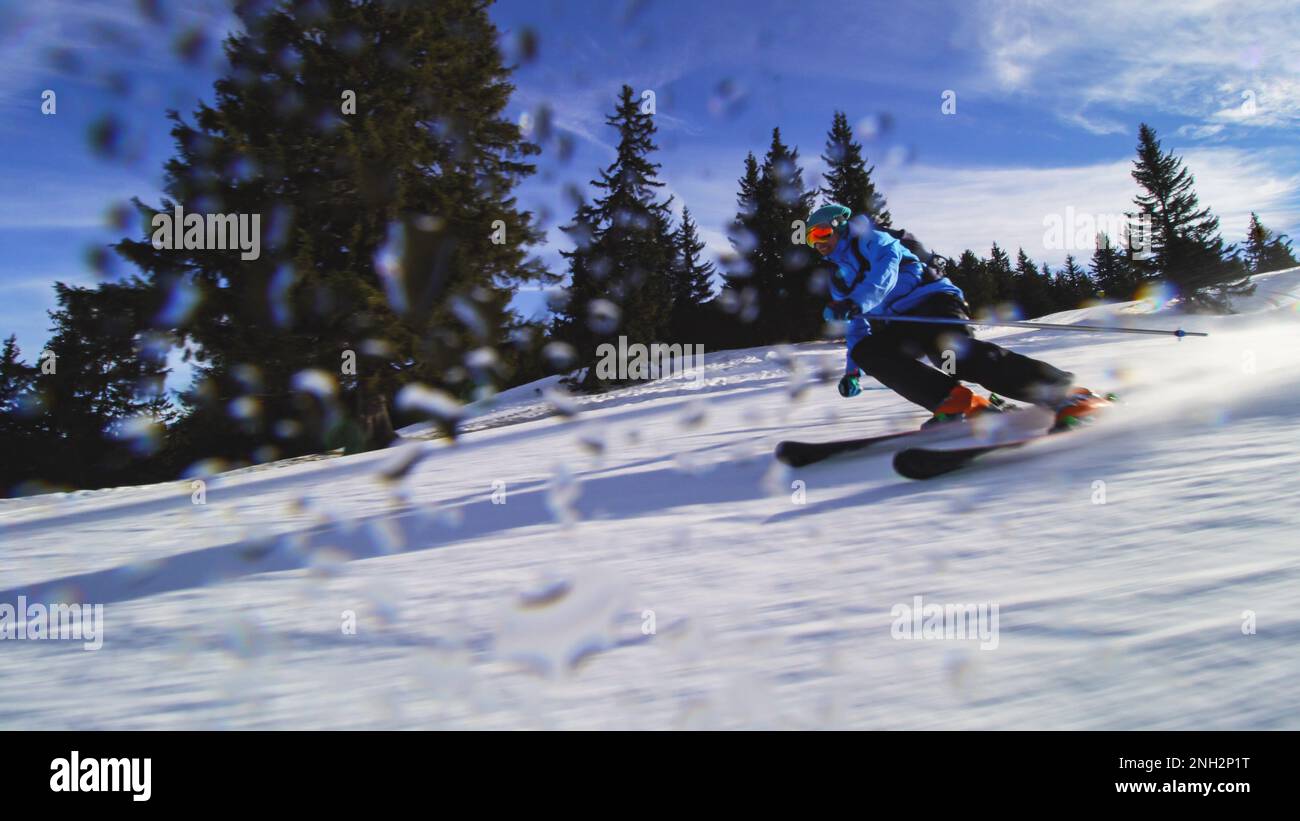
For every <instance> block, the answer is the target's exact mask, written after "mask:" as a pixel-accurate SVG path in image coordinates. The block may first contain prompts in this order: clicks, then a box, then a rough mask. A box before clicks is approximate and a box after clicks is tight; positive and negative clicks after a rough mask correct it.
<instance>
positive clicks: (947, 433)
mask: <svg viewBox="0 0 1300 821" xmlns="http://www.w3.org/2000/svg"><path fill="white" fill-rule="evenodd" d="M1030 409H1032V408H1031V407H1013V408H1008V409H1007V410H1005V411H1003V412H1002V413H1000V414H997V415H996V416H993V417H991V418H992V420H993V421H996V422H998V423H1000V424H998V425H997V427H998V428H1002V427H1003V426H1004V425H1005V423H1006V422H1007V421H1008V420H1009V419H1010V417H1012V416H1013V415H1014V416H1017V417H1020V413H1021V412H1022V411H1025V410H1030ZM1022 419H1023V420H1025V421H1027V422H1028V423H1029V424H1031V425H1033V424H1034V422H1033V415H1026V416H1024V417H1021V418H1017V420H1016V421H1017V424H1018V423H1019V422H1020V421H1021V420H1022ZM979 427H982V425H977V426H972V424H971V423H970V422H967V421H966V420H958V421H955V422H946V423H943V424H939V425H936V426H934V427H929V428H919V429H917V430H905V431H898V432H896V433H885V434H881V435H879V436H866V437H863V438H860V439H838V440H834V441H830V442H795V441H785V442H779V443H777V446H776V451H775V456H776V459H777V461H779V462H782V463H783V464H786V465H789V466H790V467H796V468H798V467H804V466H806V465H811V464H814V463H816V462H821V461H824V460H826V459H830V458H831V457H833V456H840V455H843V454H847V453H856V452H858V451H863V450H868V449H879V446H880V445H884V444H887V443H890V442H898V441H900V440H907V441H908V442H912V441H913V437H916V441H919V442H925V443H927V444H929V443H934V442H943V441H946V440H949V439H957V438H960V437H962V436H965V435H969V434H971V433H972V432H974V433H975V434H976V435H978V434H979V432H980V431H979V429H978V428H979Z"/></svg>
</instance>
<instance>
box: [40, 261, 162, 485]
mask: <svg viewBox="0 0 1300 821" xmlns="http://www.w3.org/2000/svg"><path fill="white" fill-rule="evenodd" d="M54 287H55V292H56V295H57V299H58V304H59V307H58V309H56V310H54V311H51V312H50V318H51V319H52V320H53V321H54V327H53V329H52V330H53V336H52V337H51V338H50V340H49V342H47V343H46V346H45V347H46V350H48V351H50V352H51V353H52V354H53V355H54V358H53V360H52V362H53V369H52V372H51V373H41V374H40V375H39V376H38V377H36V378H35V379H34V383H33V387H34V390H35V392H36V393H37V395H38V396H39V406H40V409H41V413H40V415H39V416H38V417H36V420H35V421H36V425H35V431H34V435H35V436H36V438H37V439H38V440H39V441H40V442H42V454H41V460H40V462H41V463H40V464H39V465H38V466H36V468H35V469H34V470H33V472H32V478H39V479H41V480H44V481H47V482H55V483H58V484H63V485H69V486H72V487H81V488H85V487H103V486H106V485H112V484H117V483H120V482H122V481H135V482H143V481H146V480H156V479H159V478H162V476H161V473H162V471H161V466H160V465H159V464H149V465H145V464H141V463H140V462H139V461H138V460H139V458H140V457H149V456H153V455H154V454H156V453H157V451H158V450H159V449H160V448H161V446H162V441H161V437H162V434H163V432H164V430H165V426H166V425H167V424H168V423H169V422H171V421H172V418H173V416H174V412H173V409H172V408H171V406H170V404H169V403H168V401H167V399H166V396H165V393H164V382H165V379H166V376H167V373H168V369H167V366H166V351H167V349H168V347H169V341H168V340H166V339H163V338H150V337H148V336H145V337H141V336H140V335H139V333H138V330H137V329H138V328H140V327H142V326H143V325H145V324H147V322H148V316H149V315H150V314H152V313H153V312H154V311H155V310H156V304H155V302H154V299H153V294H152V293H150V292H149V291H148V290H147V289H145V288H143V287H141V286H139V285H138V284H136V283H103V284H100V285H99V286H98V287H96V288H94V289H90V288H82V287H74V286H69V285H65V284H63V283H61V282H60V283H55V286H54ZM142 421H143V422H144V423H145V424H146V425H147V424H150V423H152V424H153V425H155V426H156V429H155V434H154V435H144V436H136V435H134V432H135V431H137V430H139V428H137V427H136V425H137V424H139V423H140V422H142Z"/></svg>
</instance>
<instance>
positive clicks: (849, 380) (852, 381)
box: [839, 370, 862, 399]
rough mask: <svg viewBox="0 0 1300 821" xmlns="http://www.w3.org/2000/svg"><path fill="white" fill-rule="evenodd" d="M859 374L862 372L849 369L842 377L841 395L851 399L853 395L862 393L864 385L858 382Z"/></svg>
mask: <svg viewBox="0 0 1300 821" xmlns="http://www.w3.org/2000/svg"><path fill="white" fill-rule="evenodd" d="M859 375H860V374H859V372H858V371H856V370H853V371H849V372H848V373H846V374H844V376H842V377H840V384H839V389H840V396H843V397H844V398H845V399H849V398H851V397H854V396H857V395H858V394H860V393H862V386H860V385H859V384H858V376H859Z"/></svg>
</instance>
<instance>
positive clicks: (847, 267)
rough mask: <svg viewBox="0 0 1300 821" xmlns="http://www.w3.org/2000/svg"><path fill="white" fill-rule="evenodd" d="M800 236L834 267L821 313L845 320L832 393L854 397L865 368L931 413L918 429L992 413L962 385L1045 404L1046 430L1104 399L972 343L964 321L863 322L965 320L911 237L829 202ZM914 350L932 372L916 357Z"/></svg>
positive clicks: (1042, 365) (955, 296) (951, 288)
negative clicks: (841, 364)
mask: <svg viewBox="0 0 1300 821" xmlns="http://www.w3.org/2000/svg"><path fill="white" fill-rule="evenodd" d="M807 240H808V244H809V245H811V246H812V247H813V248H815V249H816V250H817V252H818V253H819V254H821V255H822V256H823V257H825V258H826V259H827V260H830V261H831V262H834V263H835V265H836V266H837V270H836V271H835V272H834V273H833V274H832V275H831V278H830V282H831V285H830V295H831V302H830V304H829V305H827V307H826V309H825V311H824V312H823V316H825V318H826V319H827V321H830V320H841V321H847V322H848V329H847V332H846V342H847V345H848V363H847V366H846V368H845V372H844V376H843V377H842V378H841V379H840V383H839V391H840V395H841V396H844V397H851V396H857V395H858V394H859V393H860V392H861V387H860V386H859V383H858V379H859V377H860V376H861V374H862V373H866V374H867V375H869V376H871V377H873V378H874V379H875V380H876V381H878V382H880V383H881V384H882V385H884V386H885V387H887V388H889V389H890V390H893V391H894V392H895V393H898V394H899V395H901V396H902V397H903V398H904V399H907V400H909V401H911V402H915V403H916V404H918V405H920V406H921V407H923V408H925V409H926V410H928V411H930V412H931V413H933V416H932V417H931V418H930V419H929V420H928V421H927V422H926V423H925V424H926V425H932V424H935V423H937V422H943V421H948V420H955V419H965V418H970V417H972V416H975V415H977V414H979V413H983V412H987V411H989V410H996V409H997V408H996V407H995V406H994V405H992V404H991V403H990V402H989V400H988V399H985V398H984V397H983V396H980V395H979V394H976V393H974V392H973V391H971V390H970V389H969V388H967V387H966V386H965V385H963V384H961V383H962V381H966V382H974V383H977V384H979V385H982V386H984V387H985V388H987V389H988V390H990V391H992V392H993V393H996V394H1001V395H1002V396H1006V397H1010V398H1012V399H1018V400H1021V401H1023V402H1030V403H1033V404H1036V405H1041V406H1043V407H1046V408H1049V409H1051V410H1052V411H1054V412H1055V413H1056V421H1055V425H1054V428H1064V427H1071V426H1073V425H1076V424H1078V423H1080V422H1082V421H1085V420H1087V418H1088V417H1090V416H1092V415H1093V414H1095V413H1096V412H1097V411H1098V410H1099V409H1100V408H1102V407H1104V406H1105V405H1107V404H1109V402H1108V401H1107V400H1106V399H1103V398H1102V397H1100V396H1097V395H1096V394H1094V393H1093V392H1092V391H1090V390H1088V389H1087V388H1082V387H1076V386H1075V385H1074V375H1073V374H1070V373H1067V372H1065V371H1062V370H1060V369H1058V368H1055V367H1053V366H1052V365H1049V364H1047V363H1046V362H1041V361H1039V360H1037V359H1031V358H1029V357H1027V356H1024V355H1022V354H1018V353H1015V352H1014V351H1009V350H1007V349H1006V348H1002V347H1000V346H998V345H994V344H993V343H991V342H985V341H983V340H980V339H976V338H975V336H974V335H973V334H972V333H971V331H970V329H969V327H967V326H965V325H946V324H938V323H919V322H889V321H887V320H878V319H872V320H870V321H868V320H867V319H866V318H865V317H864V316H863V314H875V315H905V316H925V317H938V318H950V319H964V320H969V319H970V309H969V307H968V306H967V305H966V300H965V297H964V295H963V294H962V292H961V289H960V288H958V287H957V286H956V285H955V284H953V282H952V281H951V280H949V279H948V278H947V277H946V276H945V275H944V273H943V270H942V268H941V267H939V266H938V265H935V264H934V263H935V262H936V261H938V262H940V264H942V261H941V260H938V258H935V257H932V256H931V255H930V254H929V253H928V252H926V251H925V249H924V248H923V247H922V246H921V245H920V244H919V243H917V242H915V240H914V239H913V238H912V237H911V236H910V235H903V234H902V232H897V231H896V232H887V231H882V230H879V229H877V228H876V227H875V226H874V225H873V224H872V222H871V220H870V218H869V217H867V216H866V215H865V214H859V215H858V216H856V217H854V216H853V214H852V212H851V211H850V210H849V209H848V208H846V207H844V206H843V205H836V204H834V203H832V204H829V205H824V206H822V207H821V208H818V209H816V210H815V211H813V212H812V214H811V215H810V216H809V217H808V236H807ZM905 243H907V244H905ZM908 245H910V246H911V247H910V248H909V247H908ZM923 258H924V260H923ZM922 355H925V356H928V357H929V358H930V361H931V362H933V363H935V365H936V366H937V368H932V367H930V366H928V365H926V364H924V363H922V362H920V361H918V358H919V357H920V356H922Z"/></svg>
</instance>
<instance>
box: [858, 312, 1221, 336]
mask: <svg viewBox="0 0 1300 821" xmlns="http://www.w3.org/2000/svg"><path fill="white" fill-rule="evenodd" d="M859 316H861V317H862V318H863V319H874V320H876V321H878V322H928V323H932V324H935V325H987V326H990V327H999V328H1038V329H1040V330H1048V331H1083V332H1085V333H1116V334H1159V335H1162V336H1176V337H1178V338H1179V339H1182V338H1183V337H1185V336H1209V334H1207V333H1201V332H1200V331H1184V330H1183V329H1182V328H1179V329H1178V330H1176V331H1162V330H1157V329H1155V328H1120V327H1118V326H1115V325H1065V324H1060V323H1055V322H1010V321H998V320H991V319H949V318H947V317H934V316H883V315H880V314H859Z"/></svg>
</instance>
